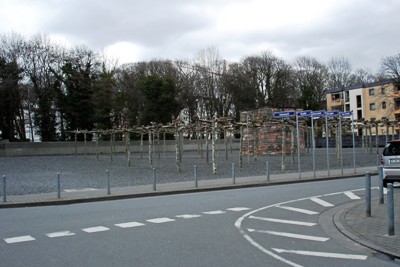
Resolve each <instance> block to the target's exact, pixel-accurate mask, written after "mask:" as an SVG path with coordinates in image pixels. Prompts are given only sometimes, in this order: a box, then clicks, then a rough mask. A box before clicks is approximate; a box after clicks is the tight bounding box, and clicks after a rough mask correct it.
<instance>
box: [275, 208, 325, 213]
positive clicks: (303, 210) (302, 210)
mask: <svg viewBox="0 0 400 267" xmlns="http://www.w3.org/2000/svg"><path fill="white" fill-rule="evenodd" d="M277 207H278V208H281V209H285V210H291V211H296V212H300V213H303V214H307V215H315V214H318V213H319V212H316V211H313V210H306V209H299V208H294V207H288V206H277Z"/></svg>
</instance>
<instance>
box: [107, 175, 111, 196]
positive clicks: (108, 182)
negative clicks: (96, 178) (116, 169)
mask: <svg viewBox="0 0 400 267" xmlns="http://www.w3.org/2000/svg"><path fill="white" fill-rule="evenodd" d="M106 178H107V195H110V194H111V189H110V172H109V171H108V170H106Z"/></svg>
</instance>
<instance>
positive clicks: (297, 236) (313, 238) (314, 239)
mask: <svg viewBox="0 0 400 267" xmlns="http://www.w3.org/2000/svg"><path fill="white" fill-rule="evenodd" d="M248 231H249V232H255V233H262V234H270V235H276V236H284V237H289V238H296V239H302V240H310V241H318V242H325V241H328V240H329V238H327V237H320V236H312V235H300V234H293V233H285V232H276V231H265V230H255V229H248Z"/></svg>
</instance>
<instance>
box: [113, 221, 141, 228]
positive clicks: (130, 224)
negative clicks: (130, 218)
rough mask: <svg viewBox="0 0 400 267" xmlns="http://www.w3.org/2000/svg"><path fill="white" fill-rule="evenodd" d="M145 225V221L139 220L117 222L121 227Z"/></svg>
mask: <svg viewBox="0 0 400 267" xmlns="http://www.w3.org/2000/svg"><path fill="white" fill-rule="evenodd" d="M143 225H145V224H144V223H139V222H126V223H117V224H115V226H118V227H121V228H132V227H138V226H143Z"/></svg>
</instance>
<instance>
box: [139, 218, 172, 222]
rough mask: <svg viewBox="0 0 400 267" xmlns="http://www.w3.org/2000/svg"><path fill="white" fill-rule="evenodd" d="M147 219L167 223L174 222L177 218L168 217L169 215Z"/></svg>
mask: <svg viewBox="0 0 400 267" xmlns="http://www.w3.org/2000/svg"><path fill="white" fill-rule="evenodd" d="M146 221H148V222H151V223H167V222H173V221H175V220H174V219H170V218H167V217H163V218H154V219H150V220H146Z"/></svg>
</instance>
